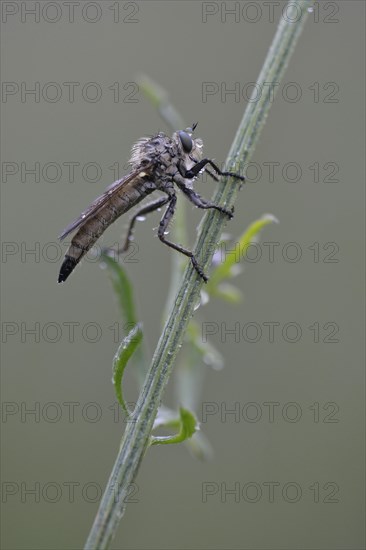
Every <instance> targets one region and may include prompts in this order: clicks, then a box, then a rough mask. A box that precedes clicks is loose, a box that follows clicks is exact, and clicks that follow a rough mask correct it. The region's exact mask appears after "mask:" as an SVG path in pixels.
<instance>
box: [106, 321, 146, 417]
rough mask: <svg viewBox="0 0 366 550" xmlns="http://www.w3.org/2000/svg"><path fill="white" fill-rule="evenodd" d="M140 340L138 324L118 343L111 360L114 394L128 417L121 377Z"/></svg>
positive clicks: (140, 331)
mask: <svg viewBox="0 0 366 550" xmlns="http://www.w3.org/2000/svg"><path fill="white" fill-rule="evenodd" d="M141 340H142V325H141V323H138V324H137V325H135V327H134V328H133V329H132V330H131V331H130V332H129V333H128V335H127V336H126V338H124V339H123V340H122V342H121V343H120V345H119V347H118V350H117V353H116V355H115V356H114V359H113V378H112V381H113V384H114V389H115V392H116V396H117V399H118V402H119V403H120V405H121V407H122V408H123V410H124V411H125V412H126V414H127V415H128V416H129V415H130V411H129V410H128V407H127V405H126V403H125V401H124V398H123V392H122V377H123V373H124V371H125V368H126V366H127V363H128V360H129V359H130V357H131V355H132V354H133V353H134V352H135V350H136V348H137V347H138V346H139V344H140V343H141Z"/></svg>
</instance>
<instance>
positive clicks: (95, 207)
mask: <svg viewBox="0 0 366 550" xmlns="http://www.w3.org/2000/svg"><path fill="white" fill-rule="evenodd" d="M149 168H150V166H144V169H143V170H144V172H145V171H147V170H148V169H149ZM140 172H141V170H134V171H133V172H130V174H127V175H126V176H124V177H123V178H121V179H120V180H117V181H115V182H113V183H112V184H111V185H109V186H108V187H107V189H106V190H105V192H104V193H103V195H100V197H98V198H96V199H95V201H93V202H92V203H91V205H90V206H88V208H87V209H86V210H84V212H82V213H81V214H80V216H79V217H78V218H76V220H74V221H73V222H72V223H70V225H68V226H67V227H66V228H65V229H64V230H63V232H62V233H61V235H60V236H59V239H60V241H62V240H63V239H64V238H65V237H67V235H69V234H70V233H72V232H73V231H75V229H77V228H78V227H80V226H81V225H82V224H83V223H84V222H86V221H87V220H88V219H89V218H91V217H92V216H95V214H97V213H98V212H99V210H100V209H101V208H103V206H104V205H105V204H106V203H107V202H108V201H109V200H111V199H113V197H114V196H115V195H116V194H117V193H119V191H120V190H121V189H122V187H123V186H124V185H126V184H127V183H129V182H131V181H132V180H133V179H134V178H135V177H136V176H138V174H139V173H140Z"/></svg>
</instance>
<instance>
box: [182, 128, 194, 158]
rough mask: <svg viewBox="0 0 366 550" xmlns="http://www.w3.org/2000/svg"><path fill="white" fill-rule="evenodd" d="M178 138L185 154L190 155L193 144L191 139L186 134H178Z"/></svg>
mask: <svg viewBox="0 0 366 550" xmlns="http://www.w3.org/2000/svg"><path fill="white" fill-rule="evenodd" d="M179 138H180V141H181V143H182V147H183V149H184V152H185V153H190V152H191V151H192V147H193V143H192V138H191V136H190V135H189V134H187V132H179Z"/></svg>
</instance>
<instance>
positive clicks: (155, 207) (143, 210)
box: [105, 197, 169, 256]
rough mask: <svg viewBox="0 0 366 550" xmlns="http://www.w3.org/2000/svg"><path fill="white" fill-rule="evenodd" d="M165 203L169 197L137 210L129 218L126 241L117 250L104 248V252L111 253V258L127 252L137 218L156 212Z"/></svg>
mask: <svg viewBox="0 0 366 550" xmlns="http://www.w3.org/2000/svg"><path fill="white" fill-rule="evenodd" d="M167 202H169V197H161V198H160V199H157V200H155V201H151V202H149V203H148V204H146V205H145V206H143V207H142V208H140V210H138V211H137V212H136V214H135V215H134V216H133V217H132V218H131V221H130V225H129V227H128V230H127V235H126V239H125V242H124V244H123V246H121V247H118V248H117V250H113V248H106V249H105V252H109V253H111V255H112V256H113V255H115V254H117V256H118V255H119V254H123V253H124V252H127V250H128V249H129V246H130V244H131V242H132V234H133V228H134V227H135V223H136V220H137V218H138V217H139V216H144V215H145V214H150V213H151V212H154V211H155V210H158V209H159V208H161V207H162V206H164V205H165V204H166V203H167Z"/></svg>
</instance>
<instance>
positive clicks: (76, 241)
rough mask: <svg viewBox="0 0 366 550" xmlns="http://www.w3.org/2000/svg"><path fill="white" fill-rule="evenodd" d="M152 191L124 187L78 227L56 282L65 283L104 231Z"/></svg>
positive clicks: (136, 186) (132, 186) (149, 189)
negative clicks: (122, 190) (121, 191)
mask: <svg viewBox="0 0 366 550" xmlns="http://www.w3.org/2000/svg"><path fill="white" fill-rule="evenodd" d="M140 183H141V181H140ZM152 190H153V189H152V188H148V187H147V186H144V185H140V186H138V185H135V186H134V185H131V186H130V187H129V188H128V187H126V188H125V189H124V192H123V193H120V194H118V195H115V196H114V197H113V202H112V201H110V202H107V203H106V204H105V205H104V206H103V207H102V208H101V209H100V210H99V211H98V212H96V213H95V215H94V216H92V217H90V218H88V219H86V220H85V222H84V223H83V224H82V225H80V227H79V230H78V231H77V232H76V234H75V236H74V238H73V239H72V241H71V245H70V247H69V249H68V251H67V253H66V255H65V259H64V261H63V263H62V266H61V269H60V273H59V278H58V282H59V283H62V282H64V281H66V279H67V278H68V277H69V275H70V274H71V273H72V271H73V270H74V269H75V267H76V266H77V264H78V263H79V262H80V260H81V259H82V258H83V256H85V254H86V253H87V252H88V251H89V250H90V249H91V247H92V246H93V245H94V243H95V242H96V241H97V240H98V239H99V237H100V236H101V235H102V234H103V233H104V231H105V230H106V229H107V228H108V227H109V226H110V225H111V224H112V223H113V222H114V221H115V220H116V219H117V218H119V216H121V215H122V214H124V213H125V212H127V210H130V208H132V207H133V206H135V205H136V204H137V203H139V202H140V201H141V200H142V199H143V198H144V197H146V196H147V195H148V194H150V193H151V192H152Z"/></svg>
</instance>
